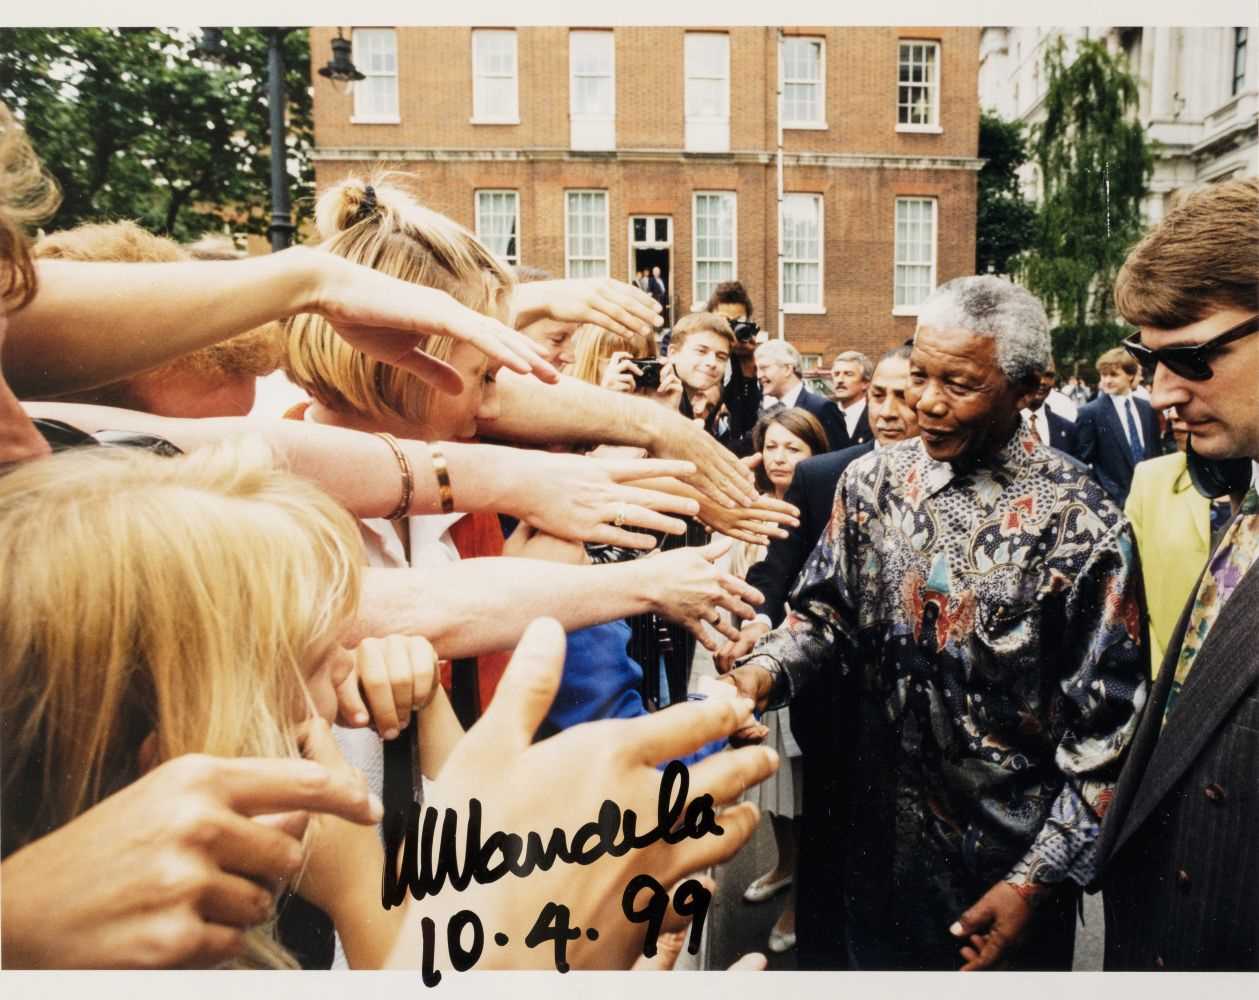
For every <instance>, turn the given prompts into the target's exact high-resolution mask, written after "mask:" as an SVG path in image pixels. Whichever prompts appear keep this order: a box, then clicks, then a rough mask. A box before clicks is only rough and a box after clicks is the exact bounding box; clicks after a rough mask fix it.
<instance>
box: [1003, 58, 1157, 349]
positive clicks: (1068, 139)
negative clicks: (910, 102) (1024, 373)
mask: <svg viewBox="0 0 1259 1000" xmlns="http://www.w3.org/2000/svg"><path fill="white" fill-rule="evenodd" d="M1044 67H1045V74H1046V76H1047V78H1048V80H1049V88H1048V91H1047V92H1046V94H1045V105H1044V109H1045V117H1044V120H1043V121H1042V122H1041V123H1040V124H1038V125H1036V126H1034V127H1033V130H1032V144H1033V151H1034V153H1035V156H1036V161H1037V163H1038V164H1039V167H1040V173H1041V178H1042V181H1043V187H1044V196H1043V199H1042V201H1041V203H1040V209H1039V212H1038V215H1037V220H1036V239H1035V245H1034V248H1033V252H1032V253H1030V254H1028V256H1027V258H1026V262H1025V266H1024V267H1023V269H1022V276H1023V277H1024V279H1025V280H1026V281H1027V284H1028V286H1029V287H1030V288H1031V289H1032V290H1033V291H1034V292H1036V293H1037V294H1038V295H1039V296H1040V297H1041V298H1042V299H1043V300H1044V302H1045V304H1046V306H1047V307H1048V308H1049V309H1050V313H1051V315H1056V316H1057V318H1058V320H1059V322H1060V324H1061V325H1060V326H1059V328H1058V331H1057V338H1056V339H1057V343H1056V344H1055V347H1056V349H1057V351H1058V353H1059V356H1060V358H1064V359H1073V360H1075V361H1087V360H1089V359H1091V358H1092V357H1094V356H1095V355H1096V354H1097V353H1098V352H1099V351H1100V350H1102V349H1104V348H1105V347H1108V346H1111V345H1113V344H1114V343H1116V342H1117V341H1118V339H1119V336H1120V330H1121V327H1120V326H1119V324H1118V323H1116V319H1115V306H1114V296H1113V288H1114V283H1115V275H1116V274H1117V272H1118V270H1119V267H1120V265H1121V264H1122V263H1123V260H1124V256H1125V254H1126V252H1127V249H1128V247H1129V246H1130V245H1131V244H1132V242H1133V241H1134V239H1136V237H1137V236H1139V235H1140V232H1141V227H1142V222H1141V201H1142V198H1144V196H1145V194H1146V192H1147V184H1148V182H1149V178H1150V174H1151V172H1152V171H1153V164H1154V150H1153V146H1152V144H1151V143H1150V142H1149V140H1148V139H1147V137H1146V135H1145V130H1144V128H1142V126H1141V124H1140V122H1139V121H1137V120H1136V110H1137V103H1138V97H1137V81H1136V78H1135V77H1134V76H1133V75H1132V73H1131V72H1130V70H1129V69H1128V65H1127V61H1126V59H1125V58H1124V57H1123V56H1122V55H1112V54H1110V53H1109V52H1108V51H1107V50H1106V46H1105V45H1104V44H1103V43H1101V42H1099V41H1096V40H1089V39H1084V40H1081V41H1079V42H1077V44H1076V50H1075V58H1074V59H1071V60H1070V61H1068V59H1067V51H1066V44H1065V42H1064V40H1063V38H1062V37H1061V36H1059V37H1058V38H1057V40H1056V41H1055V43H1054V44H1052V45H1050V46H1049V47H1048V49H1047V51H1046V53H1045V62H1044Z"/></svg>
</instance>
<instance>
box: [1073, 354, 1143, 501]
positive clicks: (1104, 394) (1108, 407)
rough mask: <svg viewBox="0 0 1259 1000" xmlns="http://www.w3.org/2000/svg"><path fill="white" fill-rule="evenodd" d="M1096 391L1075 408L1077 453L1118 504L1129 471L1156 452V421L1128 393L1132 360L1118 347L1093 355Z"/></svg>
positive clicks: (1128, 482) (1132, 382)
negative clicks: (1090, 399)
mask: <svg viewBox="0 0 1259 1000" xmlns="http://www.w3.org/2000/svg"><path fill="white" fill-rule="evenodd" d="M1097 371H1098V374H1099V376H1100V378H1101V392H1100V393H1098V396H1097V398H1096V399H1095V400H1093V402H1091V403H1089V404H1088V405H1086V406H1082V407H1080V416H1079V418H1078V419H1077V420H1076V422H1075V434H1076V442H1077V452H1076V457H1077V458H1078V459H1079V460H1080V461H1081V462H1084V463H1086V464H1087V465H1091V466H1092V467H1093V474H1094V475H1095V476H1096V477H1097V481H1098V482H1099V483H1101V484H1102V488H1103V489H1104V490H1105V491H1106V492H1107V493H1109V494H1110V496H1111V498H1112V499H1113V500H1114V501H1115V503H1117V504H1119V506H1121V507H1122V506H1123V505H1124V502H1125V501H1126V500H1127V499H1128V490H1129V489H1131V488H1132V470H1133V469H1134V468H1135V467H1136V464H1137V463H1138V462H1140V461H1142V460H1143V459H1146V458H1154V457H1156V456H1157V455H1158V454H1159V430H1158V420H1157V418H1156V417H1155V416H1154V410H1153V409H1152V408H1151V407H1150V404H1149V403H1147V402H1146V401H1145V400H1143V399H1138V398H1137V397H1136V396H1134V395H1133V394H1132V389H1133V386H1134V385H1135V384H1136V377H1137V363H1136V362H1135V361H1133V360H1132V357H1131V356H1130V355H1129V354H1128V352H1127V351H1125V350H1124V349H1123V348H1122V347H1115V348H1112V349H1111V350H1109V351H1107V352H1106V353H1105V354H1103V355H1102V356H1101V357H1100V358H1098V359H1097Z"/></svg>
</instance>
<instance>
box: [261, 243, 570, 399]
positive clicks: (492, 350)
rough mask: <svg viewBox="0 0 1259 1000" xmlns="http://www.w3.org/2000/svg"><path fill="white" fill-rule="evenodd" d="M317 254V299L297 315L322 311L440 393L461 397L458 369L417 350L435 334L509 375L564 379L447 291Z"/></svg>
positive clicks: (353, 339) (518, 338)
mask: <svg viewBox="0 0 1259 1000" xmlns="http://www.w3.org/2000/svg"><path fill="white" fill-rule="evenodd" d="M286 252H288V253H292V252H293V251H286ZM306 252H307V253H309V252H310V251H306ZM317 256H318V257H319V258H320V262H319V267H318V275H319V278H318V281H317V283H316V285H315V288H314V291H313V295H312V299H313V301H312V303H311V305H310V306H309V307H307V308H306V309H304V310H299V311H306V312H314V313H318V314H319V315H320V316H322V317H323V318H324V319H326V320H327V321H328V322H329V324H331V326H332V328H333V329H334V330H336V332H337V333H338V334H339V335H340V336H341V337H342V338H343V339H345V340H346V341H348V342H349V343H350V344H351V345H353V346H354V347H355V348H356V349H357V350H359V351H362V352H363V353H364V354H366V355H368V356H369V357H372V358H375V359H376V360H377V361H384V362H386V363H387V364H391V365H395V366H396V367H398V368H402V369H405V370H406V371H409V372H411V373H412V374H414V375H416V376H418V377H419V378H422V379H423V380H424V381H426V382H429V383H431V384H432V385H433V386H435V387H436V388H437V389H439V390H441V391H442V392H445V393H448V394H450V395H452V396H457V395H458V394H459V393H461V392H462V391H463V379H462V378H461V377H460V375H459V372H458V371H457V370H456V369H455V368H453V367H452V366H451V365H449V364H447V363H446V362H445V361H440V360H438V359H437V358H434V357H433V356H432V355H429V354H426V353H425V352H424V351H422V350H420V348H419V346H418V345H419V343H420V342H421V341H422V340H423V339H425V338H426V337H429V336H434V335H436V336H444V337H452V338H454V339H455V340H461V341H464V342H466V343H468V344H471V345H472V346H473V347H475V348H477V349H478V350H479V351H481V352H482V353H483V354H485V355H486V356H488V357H489V358H490V361H491V362H497V363H499V364H502V365H504V366H506V367H507V368H510V369H511V370H512V371H516V372H521V373H522V374H527V373H530V372H532V373H533V374H534V375H536V376H537V377H538V378H540V379H543V380H544V381H547V382H555V381H557V380H558V379H559V372H557V371H556V370H555V368H554V367H553V366H552V365H551V364H550V362H548V361H546V360H545V359H544V358H543V357H542V355H541V354H540V353H539V352H538V348H537V345H536V344H534V343H533V341H531V340H530V339H529V338H528V337H526V336H525V335H524V334H522V333H518V332H517V331H516V330H513V329H511V328H510V327H508V326H506V325H504V324H503V323H500V322H499V321H498V320H496V319H494V318H493V317H491V316H484V315H482V314H481V313H478V312H476V311H474V310H472V309H469V308H468V307H467V306H465V305H463V304H462V303H460V302H458V301H456V300H455V299H454V298H452V297H451V296H450V295H447V294H446V293H445V292H443V291H440V290H438V289H436V288H428V287H425V286H423V285H416V284H412V283H411V282H409V281H402V280H400V279H398V278H394V277H390V276H389V275H387V274H382V273H381V272H379V271H374V270H372V269H371V268H368V267H364V266H362V265H359V264H354V263H351V262H350V261H348V260H345V259H344V258H341V257H337V256H334V255H332V254H325V253H319V254H318V255H317ZM523 287H530V286H523Z"/></svg>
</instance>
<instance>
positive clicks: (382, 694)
mask: <svg viewBox="0 0 1259 1000" xmlns="http://www.w3.org/2000/svg"><path fill="white" fill-rule="evenodd" d="M337 655H339V656H345V657H349V658H351V659H352V660H353V662H354V666H353V667H352V668H351V669H350V670H349V672H348V673H347V674H346V675H345V678H344V680H342V681H341V683H340V684H338V685H337V722H338V723H339V724H341V725H343V726H349V727H351V728H353V727H357V726H365V725H367V724H368V723H369V722H370V724H371V725H372V727H373V728H374V729H375V730H376V732H378V733H379V734H380V738H381V739H383V740H391V739H393V738H394V737H396V736H397V735H398V734H399V733H400V732H401V731H402V730H403V729H405V728H406V726H407V723H408V721H409V720H410V718H411V713H412V712H414V711H416V710H418V709H421V708H423V707H424V706H425V705H427V704H428V703H429V701H430V700H431V699H432V697H433V692H434V691H435V690H436V684H435V677H436V668H437V654H436V653H435V652H434V651H433V647H432V645H430V643H429V641H428V640H427V639H425V638H424V637H423V636H418V635H397V634H394V635H385V636H381V637H378V638H371V637H369V638H365V639H363V640H362V641H361V642H360V643H359V644H358V645H357V646H355V647H354V649H353V650H343V651H340V652H339V653H338V654H337ZM364 702H366V704H364Z"/></svg>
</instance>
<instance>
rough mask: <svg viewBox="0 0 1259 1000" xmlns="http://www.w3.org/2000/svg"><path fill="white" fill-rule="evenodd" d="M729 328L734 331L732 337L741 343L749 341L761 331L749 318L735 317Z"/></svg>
mask: <svg viewBox="0 0 1259 1000" xmlns="http://www.w3.org/2000/svg"><path fill="white" fill-rule="evenodd" d="M730 329H731V330H733V331H734V339H735V340H737V341H739V343H741V344H749V343H751V342H752V341H754V340H755V339H756V335H757V334H758V333H760V332H761V328H760V327H759V326H757V325H756V324H755V323H753V322H752V321H751V320H750V319H736V320H735V321H734V322H732V323H731V324H730Z"/></svg>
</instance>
